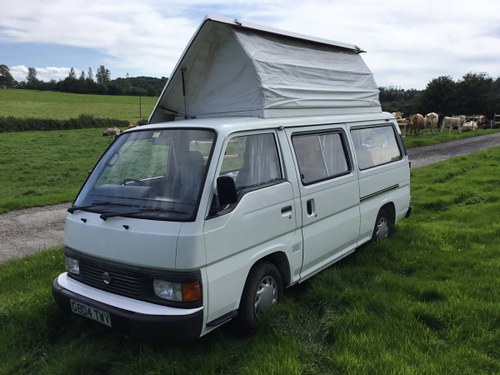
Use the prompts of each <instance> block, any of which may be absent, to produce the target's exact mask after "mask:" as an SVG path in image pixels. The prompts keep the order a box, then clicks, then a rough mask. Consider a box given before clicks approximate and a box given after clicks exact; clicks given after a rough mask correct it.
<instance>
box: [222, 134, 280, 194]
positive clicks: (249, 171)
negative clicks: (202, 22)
mask: <svg viewBox="0 0 500 375" xmlns="http://www.w3.org/2000/svg"><path fill="white" fill-rule="evenodd" d="M220 175H229V176H231V177H232V178H233V179H234V181H235V183H236V188H237V190H241V189H244V188H247V187H255V186H260V185H265V184H268V183H271V182H274V181H277V180H281V179H282V178H283V174H282V172H281V167H280V161H279V157H278V149H277V146H276V141H275V139H274V134H272V133H264V134H255V135H244V136H240V137H235V138H232V139H231V140H230V141H229V143H228V145H227V148H226V151H225V153H224V160H223V162H222V169H221V172H220Z"/></svg>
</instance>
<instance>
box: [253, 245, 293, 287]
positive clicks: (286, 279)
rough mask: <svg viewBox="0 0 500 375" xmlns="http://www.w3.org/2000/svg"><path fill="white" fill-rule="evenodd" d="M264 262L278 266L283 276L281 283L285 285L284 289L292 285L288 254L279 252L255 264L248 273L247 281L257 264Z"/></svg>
mask: <svg viewBox="0 0 500 375" xmlns="http://www.w3.org/2000/svg"><path fill="white" fill-rule="evenodd" d="M262 262H270V263H272V264H274V265H275V266H276V268H277V269H278V271H279V273H280V275H281V281H282V283H283V286H284V287H287V286H289V285H290V282H291V275H290V263H289V262H288V258H287V256H286V254H285V253H284V252H283V251H277V252H274V253H272V254H268V255H266V256H264V257H262V258H260V259H258V260H257V261H255V262H254V264H253V265H252V267H250V271H249V272H248V275H247V280H248V277H249V276H250V274H251V273H252V272H253V270H254V269H255V267H256V266H257V264H259V263H262Z"/></svg>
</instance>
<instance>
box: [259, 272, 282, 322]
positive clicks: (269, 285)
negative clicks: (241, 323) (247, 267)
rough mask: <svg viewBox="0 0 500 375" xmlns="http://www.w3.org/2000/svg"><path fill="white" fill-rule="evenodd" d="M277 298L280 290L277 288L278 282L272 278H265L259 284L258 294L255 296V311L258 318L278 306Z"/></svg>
mask: <svg viewBox="0 0 500 375" xmlns="http://www.w3.org/2000/svg"><path fill="white" fill-rule="evenodd" d="M277 298H278V288H277V286H276V280H274V278H273V277H271V276H266V277H264V278H263V279H262V280H261V282H260V283H259V286H258V287H257V293H256V294H255V303H254V309H255V315H256V316H257V318H259V317H260V316H261V314H262V313H263V312H264V311H266V310H268V309H269V308H270V307H271V306H272V305H276V303H277V302H278V300H277Z"/></svg>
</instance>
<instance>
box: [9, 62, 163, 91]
mask: <svg viewBox="0 0 500 375" xmlns="http://www.w3.org/2000/svg"><path fill="white" fill-rule="evenodd" d="M166 83H167V78H165V77H162V78H154V77H132V78H131V77H128V76H127V77H126V78H117V79H114V80H112V79H111V72H110V71H109V69H106V67H105V66H104V65H100V66H99V68H98V69H97V71H96V73H95V76H94V72H93V71H92V68H88V70H87V72H86V73H85V72H84V71H82V72H81V73H80V75H79V76H78V77H77V74H76V72H75V70H74V69H73V68H71V69H70V71H69V74H68V76H67V77H66V78H64V79H61V80H59V81H56V80H51V81H49V82H45V81H41V80H39V79H38V77H37V71H36V68H33V67H29V68H28V73H27V75H26V80H25V81H21V82H18V81H16V80H15V79H14V78H13V77H12V74H11V73H10V69H9V67H8V66H7V65H4V64H2V65H0V88H2V87H3V88H19V89H27V90H42V91H61V92H71V93H77V94H102V95H143V96H159V95H160V93H161V90H162V89H163V87H164V86H165V84H166Z"/></svg>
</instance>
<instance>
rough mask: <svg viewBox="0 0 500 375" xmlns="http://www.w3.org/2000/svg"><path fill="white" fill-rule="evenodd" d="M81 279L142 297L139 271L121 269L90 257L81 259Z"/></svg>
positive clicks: (95, 285) (92, 284) (116, 291)
mask: <svg viewBox="0 0 500 375" xmlns="http://www.w3.org/2000/svg"><path fill="white" fill-rule="evenodd" d="M105 280H106V281H107V282H108V283H106V282H105ZM80 281H82V282H83V283H85V284H87V285H90V286H93V287H94V288H97V289H101V290H105V291H107V292H111V293H115V294H119V295H122V296H126V297H131V298H135V299H140V298H141V279H140V276H139V274H138V273H136V272H133V271H130V270H124V269H120V268H118V267H115V266H111V265H107V264H103V263H99V262H96V261H91V260H88V259H81V261H80Z"/></svg>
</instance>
